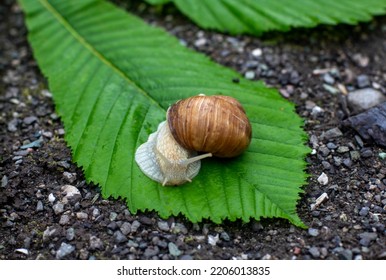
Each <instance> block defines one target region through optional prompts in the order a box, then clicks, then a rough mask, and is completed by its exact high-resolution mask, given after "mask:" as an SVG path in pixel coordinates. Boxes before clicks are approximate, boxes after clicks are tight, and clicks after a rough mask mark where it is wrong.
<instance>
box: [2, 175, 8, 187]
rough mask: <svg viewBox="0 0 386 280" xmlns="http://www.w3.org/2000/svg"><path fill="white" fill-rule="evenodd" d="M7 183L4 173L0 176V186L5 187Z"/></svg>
mask: <svg viewBox="0 0 386 280" xmlns="http://www.w3.org/2000/svg"><path fill="white" fill-rule="evenodd" d="M7 185H8V177H7V176H6V175H3V177H2V178H1V187H2V188H5V187H6V186H7Z"/></svg>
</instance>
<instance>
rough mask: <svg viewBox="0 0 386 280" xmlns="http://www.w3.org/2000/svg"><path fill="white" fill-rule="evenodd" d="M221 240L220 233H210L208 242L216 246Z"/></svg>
mask: <svg viewBox="0 0 386 280" xmlns="http://www.w3.org/2000/svg"><path fill="white" fill-rule="evenodd" d="M218 240H219V235H218V234H216V235H214V236H213V235H210V234H209V235H208V243H209V244H210V245H212V246H216V244H217V242H218Z"/></svg>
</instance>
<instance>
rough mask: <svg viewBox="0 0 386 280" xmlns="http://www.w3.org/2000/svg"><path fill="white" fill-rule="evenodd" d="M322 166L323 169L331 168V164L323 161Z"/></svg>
mask: <svg viewBox="0 0 386 280" xmlns="http://www.w3.org/2000/svg"><path fill="white" fill-rule="evenodd" d="M322 165H323V168H324V169H330V168H331V164H330V163H329V162H328V161H325V160H323V161H322Z"/></svg>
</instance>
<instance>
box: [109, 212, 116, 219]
mask: <svg viewBox="0 0 386 280" xmlns="http://www.w3.org/2000/svg"><path fill="white" fill-rule="evenodd" d="M117 217H118V214H117V213H116V212H110V216H109V219H110V221H115V219H116V218H117Z"/></svg>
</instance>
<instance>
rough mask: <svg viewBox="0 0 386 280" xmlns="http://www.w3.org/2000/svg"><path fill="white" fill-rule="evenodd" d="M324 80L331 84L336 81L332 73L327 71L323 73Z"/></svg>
mask: <svg viewBox="0 0 386 280" xmlns="http://www.w3.org/2000/svg"><path fill="white" fill-rule="evenodd" d="M323 81H324V82H325V83H326V84H329V85H333V84H334V83H335V79H334V77H333V76H331V75H330V73H326V74H324V75H323Z"/></svg>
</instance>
